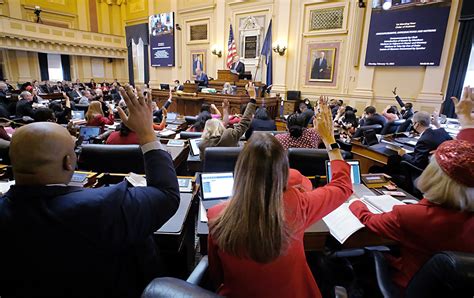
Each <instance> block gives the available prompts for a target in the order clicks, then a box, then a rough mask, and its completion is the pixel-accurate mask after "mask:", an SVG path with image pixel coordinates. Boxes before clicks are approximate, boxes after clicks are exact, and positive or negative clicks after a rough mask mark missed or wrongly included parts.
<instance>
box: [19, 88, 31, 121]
mask: <svg viewBox="0 0 474 298" xmlns="http://www.w3.org/2000/svg"><path fill="white" fill-rule="evenodd" d="M19 99H20V100H19V101H18V102H17V103H16V112H15V115H16V116H17V117H23V116H28V117H31V118H33V116H34V113H35V112H34V110H33V95H32V94H31V93H30V92H28V91H23V92H21V93H20V95H19Z"/></svg>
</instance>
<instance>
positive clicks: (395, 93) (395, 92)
mask: <svg viewBox="0 0 474 298" xmlns="http://www.w3.org/2000/svg"><path fill="white" fill-rule="evenodd" d="M392 93H393V95H395V96H397V87H395V88H393V90H392Z"/></svg>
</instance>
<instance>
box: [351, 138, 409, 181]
mask: <svg viewBox="0 0 474 298" xmlns="http://www.w3.org/2000/svg"><path fill="white" fill-rule="evenodd" d="M384 139H387V140H389V141H391V142H394V139H392V138H384ZM395 140H396V139H395ZM395 142H396V141H395ZM351 144H352V150H351V152H352V154H353V155H354V159H357V160H359V162H360V170H361V173H363V174H366V173H368V172H369V168H370V167H372V166H374V165H377V166H386V165H387V164H388V163H389V160H392V161H393V160H395V159H396V158H398V157H397V156H398V153H397V152H395V151H393V150H390V149H388V148H387V147H386V144H385V143H379V144H375V145H372V146H366V145H363V144H362V143H361V142H360V141H352V142H351ZM397 145H399V146H403V147H404V148H406V149H409V150H411V151H413V150H414V147H413V146H409V145H406V144H397Z"/></svg>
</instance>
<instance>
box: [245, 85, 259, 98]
mask: <svg viewBox="0 0 474 298" xmlns="http://www.w3.org/2000/svg"><path fill="white" fill-rule="evenodd" d="M247 92H248V93H249V97H250V98H254V99H255V98H257V90H256V89H255V85H254V84H253V82H250V83H249V84H248V86H247Z"/></svg>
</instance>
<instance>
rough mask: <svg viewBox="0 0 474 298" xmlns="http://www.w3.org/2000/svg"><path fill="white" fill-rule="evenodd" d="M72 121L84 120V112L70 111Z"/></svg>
mask: <svg viewBox="0 0 474 298" xmlns="http://www.w3.org/2000/svg"><path fill="white" fill-rule="evenodd" d="M72 119H74V120H84V111H72Z"/></svg>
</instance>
